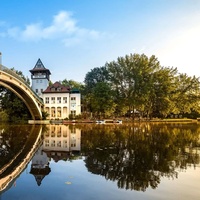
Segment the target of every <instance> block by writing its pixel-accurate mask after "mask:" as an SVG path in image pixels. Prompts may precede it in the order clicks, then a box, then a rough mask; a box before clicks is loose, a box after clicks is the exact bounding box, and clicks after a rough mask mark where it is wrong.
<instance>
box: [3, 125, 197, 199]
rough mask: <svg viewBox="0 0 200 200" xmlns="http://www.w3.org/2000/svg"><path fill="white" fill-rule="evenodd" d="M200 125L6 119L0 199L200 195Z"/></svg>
mask: <svg viewBox="0 0 200 200" xmlns="http://www.w3.org/2000/svg"><path fill="white" fill-rule="evenodd" d="M199 182H200V124H199V123H135V124H113V125H107V124H106V125H104V124H98V125H97V124H70V125H44V126H43V125H11V124H1V125H0V200H12V199H13V200H32V199H34V200H37V199H38V200H66V199H73V200H79V199H80V200H105V199H106V200H131V199H137V200H146V199H147V200H177V199H181V200H188V199H192V200H197V199H198V200H199V198H200V184H199Z"/></svg>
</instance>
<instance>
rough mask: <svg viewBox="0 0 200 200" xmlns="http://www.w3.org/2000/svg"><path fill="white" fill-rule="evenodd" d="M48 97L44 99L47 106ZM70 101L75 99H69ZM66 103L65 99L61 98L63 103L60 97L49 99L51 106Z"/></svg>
mask: <svg viewBox="0 0 200 200" xmlns="http://www.w3.org/2000/svg"><path fill="white" fill-rule="evenodd" d="M49 100H50V97H45V103H46V104H49V102H50V101H49ZM71 101H76V97H71ZM55 103H57V104H60V103H67V97H63V102H62V98H61V97H57V98H56V97H51V104H55Z"/></svg>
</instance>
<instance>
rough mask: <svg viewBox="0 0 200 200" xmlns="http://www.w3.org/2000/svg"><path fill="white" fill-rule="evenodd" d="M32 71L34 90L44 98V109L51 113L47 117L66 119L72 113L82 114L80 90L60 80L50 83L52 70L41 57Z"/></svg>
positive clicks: (74, 114)
mask: <svg viewBox="0 0 200 200" xmlns="http://www.w3.org/2000/svg"><path fill="white" fill-rule="evenodd" d="M30 72H31V80H32V86H31V87H32V90H33V91H34V92H35V93H36V94H37V95H38V96H40V97H41V98H42V99H43V101H44V110H45V111H46V112H47V113H48V114H49V116H48V117H47V119H66V118H69V116H70V114H71V115H73V116H76V115H79V114H81V94H80V92H79V91H78V90H76V89H71V88H70V87H67V86H63V85H62V84H61V83H60V82H55V83H54V84H52V85H49V80H50V75H51V72H50V71H49V69H46V68H45V67H44V65H43V63H42V61H41V60H40V59H38V61H37V63H36V65H35V67H34V68H33V69H32V70H30Z"/></svg>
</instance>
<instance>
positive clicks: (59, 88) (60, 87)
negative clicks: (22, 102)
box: [42, 81, 71, 93]
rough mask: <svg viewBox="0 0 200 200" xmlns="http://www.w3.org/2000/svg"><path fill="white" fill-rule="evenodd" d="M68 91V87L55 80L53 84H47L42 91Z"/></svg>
mask: <svg viewBox="0 0 200 200" xmlns="http://www.w3.org/2000/svg"><path fill="white" fill-rule="evenodd" d="M70 91H71V89H70V87H68V86H64V85H62V84H61V83H60V82H58V81H57V82H55V83H54V84H53V85H50V86H48V87H47V89H46V90H45V91H43V92H42V93H70Z"/></svg>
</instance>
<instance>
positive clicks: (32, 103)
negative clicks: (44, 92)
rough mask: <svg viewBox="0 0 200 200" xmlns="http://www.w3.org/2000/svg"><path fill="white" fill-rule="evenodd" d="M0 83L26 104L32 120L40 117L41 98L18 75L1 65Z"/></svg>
mask: <svg viewBox="0 0 200 200" xmlns="http://www.w3.org/2000/svg"><path fill="white" fill-rule="evenodd" d="M0 85H2V86H4V87H5V88H7V89H9V90H11V91H12V92H14V93H15V94H16V95H17V96H18V97H19V98H20V99H21V100H22V101H23V102H24V103H25V104H26V106H27V108H28V109H29V111H30V113H31V116H32V118H33V120H41V119H42V108H43V106H44V104H43V101H42V99H41V98H40V97H38V96H37V94H35V93H34V91H33V90H32V89H31V88H30V86H29V85H28V84H27V83H26V82H25V81H24V80H23V79H22V78H21V77H20V76H18V75H17V74H16V73H15V72H14V71H12V70H10V69H8V68H6V67H5V66H3V65H0Z"/></svg>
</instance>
